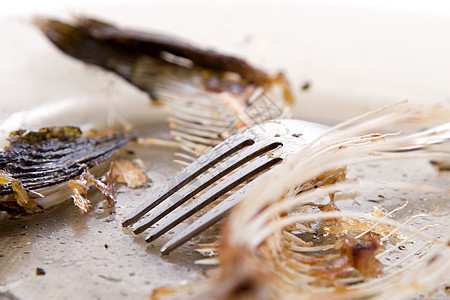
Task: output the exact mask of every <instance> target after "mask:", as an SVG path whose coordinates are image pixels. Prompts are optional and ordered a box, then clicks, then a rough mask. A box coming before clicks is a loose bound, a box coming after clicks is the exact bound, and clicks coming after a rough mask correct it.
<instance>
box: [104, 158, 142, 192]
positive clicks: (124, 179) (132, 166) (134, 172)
mask: <svg viewBox="0 0 450 300" xmlns="http://www.w3.org/2000/svg"><path fill="white" fill-rule="evenodd" d="M146 171H147V168H146V167H145V164H144V162H143V161H142V160H140V159H133V160H132V161H130V160H123V159H119V160H114V161H113V162H111V172H112V177H113V178H114V181H115V182H120V183H125V184H126V185H127V186H128V187H129V188H139V187H142V186H143V185H144V184H145V183H147V182H148V181H149V179H148V177H147V175H146V174H145V172H146Z"/></svg>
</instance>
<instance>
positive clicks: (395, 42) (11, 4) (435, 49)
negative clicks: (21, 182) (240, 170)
mask: <svg viewBox="0 0 450 300" xmlns="http://www.w3.org/2000/svg"><path fill="white" fill-rule="evenodd" d="M35 15H41V16H42V15H43V16H51V17H57V18H61V19H65V20H69V19H70V17H72V16H77V15H89V16H92V17H97V18H100V19H104V20H106V21H109V22H113V23H115V24H117V25H119V26H122V27H131V28H138V29H144V30H153V31H161V32H164V33H168V34H173V35H175V36H179V37H183V38H185V39H187V40H190V41H193V42H195V43H196V44H198V45H201V46H205V47H210V48H214V49H217V50H220V51H222V52H225V53H230V54H234V55H238V56H240V57H243V58H245V59H247V60H248V61H249V62H250V63H252V64H254V65H256V66H257V67H260V68H262V69H264V70H266V71H268V72H269V73H275V72H277V71H279V70H281V71H283V72H285V74H286V75H287V77H288V79H289V80H290V82H291V85H292V89H293V90H294V92H295V93H296V95H297V106H296V110H295V116H296V117H300V118H304V119H307V120H314V121H319V122H323V123H327V124H333V123H336V122H338V121H341V120H343V119H346V118H349V117H352V116H355V115H357V114H360V113H363V112H366V111H368V110H370V109H374V108H377V107H380V106H382V105H386V104H389V103H393V102H398V101H401V100H404V99H408V100H409V101H410V102H411V103H413V104H430V103H443V102H446V103H448V102H449V99H450V55H449V53H450V35H449V34H448V33H449V32H450V1H444V0H440V1H439V0H434V1H433V0H428V1H422V0H420V1H419V0H390V1H388V0H376V1H375V0H358V1H357V0H341V1H332V0H328V1H327V0H315V1H312V0H309V1H308V0H302V1H198V0H197V1H189V2H187V1H175V0H171V1H133V2H130V1H120V0H116V1H114V0H113V1H106V0H97V1H92V0H91V1H88V0H79V1H67V0H59V1H56V0H54V1H50V0H47V1H31V0H30V1H24V0H22V1H20V0H18V1H8V2H7V3H4V4H3V6H2V9H1V10H0V16H1V17H0V22H2V24H1V25H2V26H1V27H0V34H1V35H2V47H1V49H0V54H1V55H0V64H1V66H2V67H1V68H0V97H1V99H2V100H1V101H2V103H4V104H5V105H3V109H2V112H1V114H0V117H1V118H2V119H3V121H7V122H8V124H9V127H11V128H14V127H16V128H17V126H33V124H37V123H39V120H35V121H33V120H31V119H32V118H31V119H30V118H28V119H27V117H26V116H24V115H23V114H22V115H20V114H18V113H17V112H18V111H21V110H27V109H33V107H36V106H42V105H47V106H45V107H43V108H42V109H41V110H40V111H39V114H41V117H40V118H44V117H45V118H47V119H48V120H52V122H53V123H59V122H67V120H71V122H72V123H74V124H79V123H80V124H87V123H89V126H91V125H92V126H94V125H95V126H97V125H98V124H101V123H102V122H103V123H104V120H106V119H111V118H113V119H120V118H123V119H133V120H141V119H148V118H149V117H148V114H151V113H153V112H154V108H150V107H149V105H148V100H147V97H146V95H144V94H143V93H141V92H139V91H137V90H136V89H134V88H132V87H130V86H129V85H128V84H126V83H124V82H123V81H122V80H120V79H118V78H116V77H115V76H113V75H111V74H108V73H106V72H103V71H101V70H99V69H97V68H92V67H86V66H85V65H83V64H81V63H80V62H78V61H75V60H73V59H71V58H69V57H67V56H65V55H63V54H61V53H60V52H59V51H58V50H56V49H55V48H54V47H53V46H52V45H50V43H49V42H48V41H47V40H46V39H45V38H44V37H43V36H42V35H41V34H40V32H39V31H38V30H37V29H36V28H35V27H34V26H33V25H32V24H31V19H32V17H33V16H35ZM305 83H310V88H309V89H308V90H306V91H304V90H302V89H301V87H302V86H303V85H304V84H305ZM106 104H107V105H106ZM88 106H89V109H86V108H87V107H88ZM105 107H106V108H107V109H105ZM105 110H106V113H105ZM63 111H69V112H70V114H71V117H70V119H68V118H66V117H65V115H64V113H62V116H63V117H62V118H60V119H58V118H57V117H55V116H57V115H59V114H61V112H63ZM13 112H16V114H15V117H14V118H12V119H11V114H12V113H13ZM42 114H43V115H42ZM93 116H95V118H93ZM33 122H34V123H33ZM97 123H98V124H97ZM4 124H5V122H3V125H4ZM46 125H50V124H46ZM36 126H37V125H36ZM0 130H3V131H6V130H7V129H6V127H4V126H3V127H1V128H0Z"/></svg>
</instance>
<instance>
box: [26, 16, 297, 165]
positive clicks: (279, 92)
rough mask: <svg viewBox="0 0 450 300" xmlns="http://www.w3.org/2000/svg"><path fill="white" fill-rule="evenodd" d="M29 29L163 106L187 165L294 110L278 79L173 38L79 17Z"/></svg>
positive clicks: (47, 21)
mask: <svg viewBox="0 0 450 300" xmlns="http://www.w3.org/2000/svg"><path fill="white" fill-rule="evenodd" d="M35 23H36V25H37V26H39V28H40V29H41V30H42V32H43V33H44V34H45V36H46V37H47V38H48V39H49V40H50V41H51V42H52V43H53V44H54V45H55V46H56V47H57V48H59V49H60V50H61V51H63V52H64V53H66V54H68V55H70V56H72V57H75V58H77V59H79V60H81V61H83V62H85V63H88V64H92V65H96V66H99V67H102V68H104V69H106V70H108V71H112V72H114V73H116V74H118V75H119V76H121V77H122V78H124V79H125V80H126V81H128V82H129V83H131V84H132V85H134V86H136V87H137V88H139V89H140V90H143V91H145V92H147V93H148V94H149V96H150V98H151V99H152V100H153V102H154V103H159V104H163V105H164V107H165V109H166V110H168V113H169V118H168V120H169V124H170V126H171V129H172V130H171V134H172V135H173V136H174V137H175V140H176V141H177V142H179V144H180V145H181V146H182V147H183V148H184V149H185V150H187V151H189V152H190V153H192V156H191V157H195V156H197V155H198V154H199V153H202V152H204V151H205V150H206V149H208V148H210V147H212V146H215V145H217V144H218V143H219V142H220V141H222V140H224V139H225V138H227V137H228V136H229V135H230V134H232V133H234V132H235V131H236V130H238V129H239V128H242V127H247V126H251V125H254V124H257V123H259V122H262V121H265V120H268V119H274V118H277V117H281V116H284V115H286V114H288V113H289V111H290V108H291V106H292V105H293V101H294V98H293V94H292V92H291V89H290V87H289V84H288V82H287V80H286V78H285V76H284V74H283V73H281V72H279V73H277V74H275V75H269V74H267V73H266V72H264V71H262V70H260V69H258V68H256V67H254V66H252V65H251V64H249V63H248V62H247V61H245V60H243V59H241V58H238V57H235V56H230V55H226V54H222V53H219V52H216V51H214V50H211V49H204V48H201V47H198V46H196V45H194V44H193V43H191V42H188V41H185V40H182V39H179V38H176V37H172V36H166V35H162V34H156V33H151V32H141V31H136V30H128V29H122V28H119V27H116V26H114V25H112V24H109V23H106V22H103V21H99V20H95V19H90V18H83V17H80V18H76V19H75V20H74V21H73V22H62V21H58V20H54V19H45V18H38V19H36V21H35ZM261 107H263V108H264V109H261Z"/></svg>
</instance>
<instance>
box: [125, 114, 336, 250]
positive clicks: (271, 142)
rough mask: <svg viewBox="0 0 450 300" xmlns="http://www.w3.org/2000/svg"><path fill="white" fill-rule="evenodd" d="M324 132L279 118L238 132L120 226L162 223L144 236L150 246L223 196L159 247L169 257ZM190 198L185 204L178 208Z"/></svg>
mask: <svg viewBox="0 0 450 300" xmlns="http://www.w3.org/2000/svg"><path fill="white" fill-rule="evenodd" d="M327 129H328V127H326V126H324V125H320V124H317V123H311V122H307V121H303V120H294V119H281V120H272V121H268V122H265V123H261V124H257V125H255V126H252V127H250V128H247V129H245V130H243V131H241V132H238V133H236V134H234V135H232V136H231V137H229V138H228V139H226V140H225V141H223V142H222V143H220V144H219V145H217V146H215V147H214V148H212V149H211V150H209V151H208V152H206V153H205V154H203V155H201V156H199V157H198V158H197V159H196V160H195V161H194V162H192V163H191V164H190V165H188V166H187V167H186V168H185V169H183V170H182V171H180V172H179V173H178V174H177V175H175V177H173V178H172V179H171V180H169V182H167V183H166V184H165V185H164V186H162V187H161V188H159V190H157V191H156V192H154V193H153V194H152V195H151V196H150V197H149V198H148V199H147V200H145V201H144V202H143V203H142V204H141V205H140V206H139V207H137V208H136V209H135V210H134V211H133V212H132V213H131V214H130V215H128V216H127V217H126V218H125V220H124V221H123V222H122V226H124V227H125V226H130V225H132V224H135V223H136V224H135V225H134V227H133V232H134V233H135V234H140V233H142V232H143V231H145V230H146V229H147V228H149V227H150V226H152V225H154V224H155V223H157V222H159V221H160V220H161V222H159V223H158V226H156V227H153V228H151V229H150V232H149V233H148V235H147V237H146V238H145V240H146V241H147V242H151V241H153V240H155V239H157V238H158V237H160V236H161V235H163V234H164V233H166V232H167V231H169V230H170V229H172V228H173V227H175V226H177V225H178V224H180V223H181V222H183V221H184V220H186V219H187V218H189V217H191V216H192V215H194V214H195V213H196V212H198V211H200V210H201V209H202V208H204V207H205V206H207V205H208V204H210V203H212V202H213V201H215V200H217V199H219V198H222V201H221V202H220V203H219V204H217V205H216V206H214V207H213V208H211V209H210V210H209V211H207V212H205V213H204V214H203V215H202V216H201V217H199V218H198V219H196V220H195V221H194V222H193V223H191V224H190V225H188V226H187V227H186V228H185V229H183V230H182V231H181V232H179V233H178V234H176V235H175V236H174V237H173V238H172V239H170V240H169V241H168V242H167V243H166V244H165V245H164V246H163V247H162V248H161V253H162V254H168V253H169V252H171V251H172V250H174V249H175V248H177V247H178V246H180V245H182V244H183V243H185V242H186V241H188V240H190V239H191V238H192V237H194V236H196V235H197V234H199V233H200V232H202V231H204V230H205V229H207V228H208V227H210V226H212V225H213V224H215V223H216V222H218V221H219V220H221V219H222V218H223V217H224V216H226V214H227V213H228V212H229V211H230V209H231V208H232V207H233V206H234V205H236V204H237V203H239V202H240V201H241V200H242V199H243V197H244V195H245V193H246V191H248V190H249V189H250V187H251V186H252V185H253V179H255V178H256V177H258V176H264V173H265V171H267V170H269V169H270V168H272V167H273V166H275V165H277V164H280V163H281V162H282V161H283V160H284V159H285V158H286V157H287V156H289V155H291V154H292V153H294V152H296V151H297V150H299V149H301V148H302V147H303V146H305V145H306V144H307V143H309V142H311V141H312V140H314V139H315V138H317V137H318V136H319V135H321V134H323V133H324V132H325V131H326V130H327ZM243 183H245V184H243ZM230 191H231V193H229V192H230ZM227 193H228V194H227ZM224 195H225V196H224ZM193 197H194V198H193ZM192 198H193V200H192V201H191V202H189V203H188V204H187V205H184V206H181V205H182V204H184V203H185V202H186V201H188V200H190V199H192ZM180 206H181V207H180ZM174 210H175V211H174ZM172 211H174V212H173V213H172ZM147 213H148V214H147ZM146 214H147V215H146Z"/></svg>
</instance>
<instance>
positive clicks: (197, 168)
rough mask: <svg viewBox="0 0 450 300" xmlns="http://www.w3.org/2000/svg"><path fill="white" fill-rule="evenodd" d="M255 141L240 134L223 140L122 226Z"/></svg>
mask: <svg viewBox="0 0 450 300" xmlns="http://www.w3.org/2000/svg"><path fill="white" fill-rule="evenodd" d="M253 143H254V141H253V140H252V139H251V138H249V137H248V136H240V137H237V138H236V139H235V140H233V141H230V140H229V139H228V140H226V141H224V142H222V143H221V144H219V145H218V146H216V147H215V148H214V151H208V152H206V153H205V154H203V155H202V156H200V157H199V158H197V159H196V160H195V161H194V162H192V163H191V164H190V165H188V166H187V167H186V168H185V169H183V170H182V171H181V172H179V173H178V174H177V175H176V176H175V177H173V178H172V179H171V180H170V181H169V182H168V183H166V184H165V185H164V186H163V187H162V188H160V189H159V193H156V194H153V195H152V196H151V197H150V198H148V199H147V200H146V201H145V202H144V203H142V204H141V205H140V206H138V207H137V208H136V209H135V210H134V211H133V212H132V213H131V214H129V215H128V216H127V217H126V218H125V220H124V221H123V222H122V226H124V227H125V226H129V225H131V224H133V223H135V222H136V221H137V220H139V218H141V217H142V216H143V215H145V214H146V213H147V212H148V211H149V210H151V209H152V208H154V207H155V206H156V205H158V204H159V203H161V202H162V201H164V200H165V199H167V198H168V197H170V196H171V195H172V194H174V193H175V192H176V191H177V190H178V189H180V188H181V187H183V186H184V185H186V184H187V183H188V182H189V181H191V180H192V179H194V178H196V177H197V176H199V175H200V174H202V173H203V172H204V171H205V170H207V169H208V168H210V167H211V166H213V165H214V164H216V163H217V162H219V161H221V160H223V159H224V158H226V157H228V156H230V155H232V154H233V153H234V152H236V151H238V150H240V149H242V148H244V147H246V146H249V145H251V144H253Z"/></svg>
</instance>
